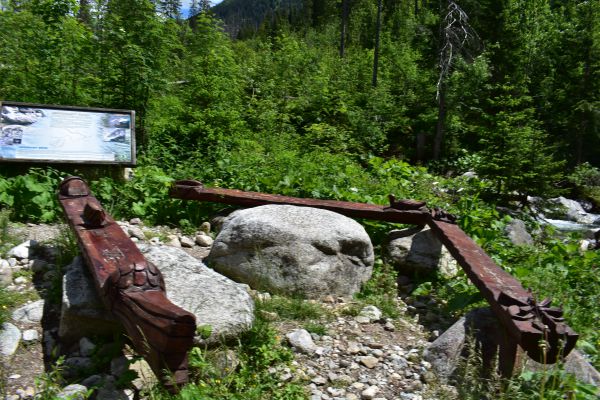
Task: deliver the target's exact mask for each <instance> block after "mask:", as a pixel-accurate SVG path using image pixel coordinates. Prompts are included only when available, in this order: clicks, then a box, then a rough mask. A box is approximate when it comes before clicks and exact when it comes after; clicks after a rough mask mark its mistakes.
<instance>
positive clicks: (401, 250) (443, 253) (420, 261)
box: [385, 227, 458, 278]
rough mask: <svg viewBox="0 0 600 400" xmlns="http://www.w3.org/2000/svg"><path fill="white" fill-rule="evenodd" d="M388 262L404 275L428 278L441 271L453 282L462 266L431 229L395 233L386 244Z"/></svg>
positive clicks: (405, 230)
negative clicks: (426, 276) (429, 275)
mask: <svg viewBox="0 0 600 400" xmlns="http://www.w3.org/2000/svg"><path fill="white" fill-rule="evenodd" d="M385 258H386V260H387V261H388V262H390V263H391V264H393V265H394V267H395V268H396V269H397V270H398V272H399V273H400V274H402V275H408V276H414V275H420V276H423V275H427V274H433V273H435V272H436V271H439V273H441V274H442V275H443V276H445V277H447V278H451V277H453V276H456V274H457V273H458V264H457V263H456V260H454V258H452V256H451V255H450V253H449V252H448V250H447V249H446V248H445V247H444V246H443V245H442V243H441V242H440V241H439V240H438V239H437V238H436V237H435V235H434V234H433V232H432V231H431V229H429V228H422V227H417V228H410V229H402V230H393V231H391V232H390V233H389V234H388V240H387V242H386V244H385Z"/></svg>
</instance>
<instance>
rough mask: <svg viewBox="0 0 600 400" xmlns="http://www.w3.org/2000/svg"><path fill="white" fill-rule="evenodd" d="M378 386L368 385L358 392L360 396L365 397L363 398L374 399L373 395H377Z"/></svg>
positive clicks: (366, 399)
mask: <svg viewBox="0 0 600 400" xmlns="http://www.w3.org/2000/svg"><path fill="white" fill-rule="evenodd" d="M379 390H380V389H379V387H377V386H375V385H373V386H369V387H368V388H366V389H365V390H363V391H362V392H361V393H360V396H361V397H362V398H363V399H365V400H371V399H374V398H375V396H377V394H378V393H379Z"/></svg>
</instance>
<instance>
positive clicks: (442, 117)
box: [433, 82, 446, 160]
mask: <svg viewBox="0 0 600 400" xmlns="http://www.w3.org/2000/svg"><path fill="white" fill-rule="evenodd" d="M445 134H446V84H445V83H443V82H442V84H441V86H440V92H439V96H438V117H437V123H436V125H435V138H434V140H433V159H434V160H439V159H440V156H441V154H442V144H443V143H444V136H445Z"/></svg>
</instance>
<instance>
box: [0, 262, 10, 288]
mask: <svg viewBox="0 0 600 400" xmlns="http://www.w3.org/2000/svg"><path fill="white" fill-rule="evenodd" d="M11 283H12V268H10V264H9V263H8V261H6V260H0V287H4V286H8V285H10V284H11Z"/></svg>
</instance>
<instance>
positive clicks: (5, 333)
mask: <svg viewBox="0 0 600 400" xmlns="http://www.w3.org/2000/svg"><path fill="white" fill-rule="evenodd" d="M20 341H21V331H20V330H19V328H17V327H16V326H14V325H13V324H10V323H8V322H5V323H3V324H2V330H0V358H2V357H4V358H7V357H10V356H12V355H13V354H15V352H16V351H17V348H18V347H19V342H20Z"/></svg>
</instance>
